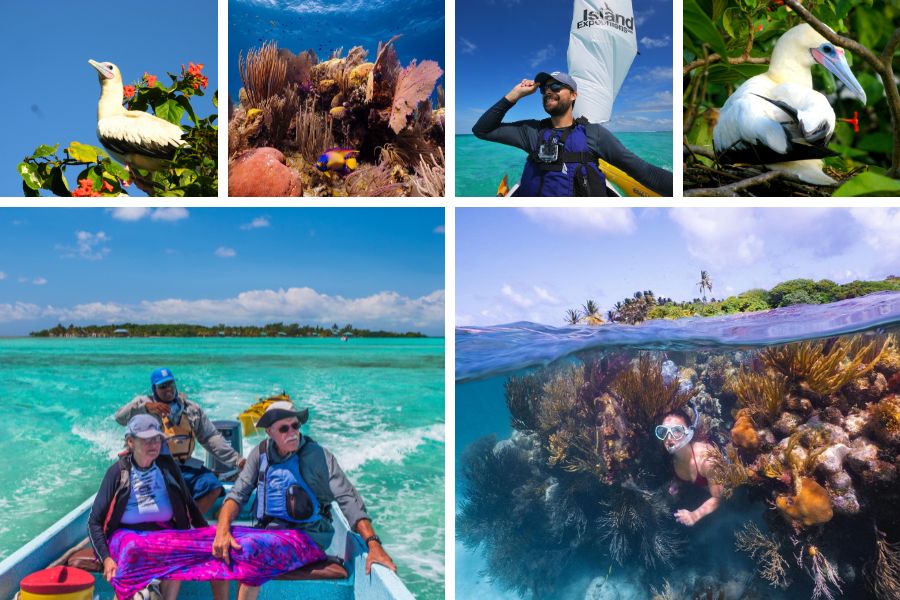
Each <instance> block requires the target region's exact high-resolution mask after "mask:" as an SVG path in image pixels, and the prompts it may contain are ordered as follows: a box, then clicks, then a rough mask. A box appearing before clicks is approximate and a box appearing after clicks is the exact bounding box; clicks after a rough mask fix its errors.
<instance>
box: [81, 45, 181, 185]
mask: <svg viewBox="0 0 900 600" xmlns="http://www.w3.org/2000/svg"><path fill="white" fill-rule="evenodd" d="M88 63H89V64H90V65H91V66H92V67H94V68H95V69H97V72H98V73H99V77H100V102H99V103H98V104H97V137H98V138H99V139H100V143H101V144H103V147H104V148H106V149H107V151H109V154H110V155H111V156H112V157H113V158H115V159H116V160H117V161H119V162H120V163H122V164H123V165H125V166H130V167H137V168H138V169H146V170H148V171H158V170H160V169H162V168H163V166H164V165H165V161H166V160H170V159H171V158H172V156H174V154H175V149H176V148H178V146H180V145H181V144H182V143H183V142H182V139H181V136H182V135H183V134H184V132H183V131H182V129H181V127H179V126H178V125H175V124H174V123H170V122H168V121H166V120H164V119H160V118H159V117H156V116H154V115H151V114H150V113H147V112H143V111H139V110H127V109H126V108H125V107H124V106H122V101H123V100H124V94H125V92H124V88H123V86H122V74H121V73H120V72H119V68H118V67H117V66H116V65H114V64H113V63H110V62H104V63H101V62H97V61H95V60H89V61H88ZM132 175H136V173H135V172H134V171H133V170H132Z"/></svg>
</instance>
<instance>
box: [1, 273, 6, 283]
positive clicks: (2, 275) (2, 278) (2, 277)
mask: <svg viewBox="0 0 900 600" xmlns="http://www.w3.org/2000/svg"><path fill="white" fill-rule="evenodd" d="M4 279H6V273H4V272H3V271H0V281H3V280H4Z"/></svg>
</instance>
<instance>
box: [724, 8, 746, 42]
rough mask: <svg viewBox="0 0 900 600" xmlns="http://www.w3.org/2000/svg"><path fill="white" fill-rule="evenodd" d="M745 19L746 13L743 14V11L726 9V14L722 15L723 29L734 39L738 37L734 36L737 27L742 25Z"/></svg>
mask: <svg viewBox="0 0 900 600" xmlns="http://www.w3.org/2000/svg"><path fill="white" fill-rule="evenodd" d="M743 19H744V13H742V12H741V9H739V8H736V7H734V6H732V7H731V8H727V9H725V12H724V13H723V14H722V27H724V28H725V31H726V32H728V35H729V36H731V37H732V38H735V37H737V36H736V35H735V34H734V29H735V26H736V25H738V24H740V23H741V22H742V21H743Z"/></svg>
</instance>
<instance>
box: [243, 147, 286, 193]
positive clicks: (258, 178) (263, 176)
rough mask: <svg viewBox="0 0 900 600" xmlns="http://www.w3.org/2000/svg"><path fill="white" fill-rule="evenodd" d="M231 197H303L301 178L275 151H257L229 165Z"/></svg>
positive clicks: (250, 151) (260, 149)
mask: <svg viewBox="0 0 900 600" xmlns="http://www.w3.org/2000/svg"><path fill="white" fill-rule="evenodd" d="M228 195H229V196H253V197H258V196H276V197H285V196H302V195H303V187H302V185H301V183H300V177H299V176H298V175H297V174H296V173H294V172H293V171H291V169H290V168H288V167H287V166H286V165H285V160H284V154H282V153H281V152H279V151H278V150H276V149H275V148H255V149H253V150H247V151H246V152H242V153H241V154H239V155H238V156H237V157H236V158H235V159H234V160H233V161H232V162H231V163H230V164H229V165H228Z"/></svg>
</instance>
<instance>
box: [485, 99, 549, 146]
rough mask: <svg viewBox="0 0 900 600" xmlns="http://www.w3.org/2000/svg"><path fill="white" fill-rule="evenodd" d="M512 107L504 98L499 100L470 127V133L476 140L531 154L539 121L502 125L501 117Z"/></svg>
mask: <svg viewBox="0 0 900 600" xmlns="http://www.w3.org/2000/svg"><path fill="white" fill-rule="evenodd" d="M513 106H515V103H514V102H510V101H509V100H508V99H507V98H505V97H504V98H500V100H498V101H497V103H496V104H494V105H493V106H492V107H490V108H489V109H487V111H486V112H485V113H484V114H483V115H481V118H480V119H478V121H477V122H476V123H475V125H474V126H473V127H472V133H474V134H475V137H477V138H478V139H482V140H487V141H488V142H498V143H500V144H506V145H508V146H515V147H516V148H521V149H522V150H524V151H525V152H531V149H532V148H535V147H536V145H537V139H538V134H539V133H540V121H535V120H534V119H529V120H526V121H515V122H514V123H504V122H503V117H504V116H505V115H506V113H507V111H509V109H511V108H512V107H513Z"/></svg>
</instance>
